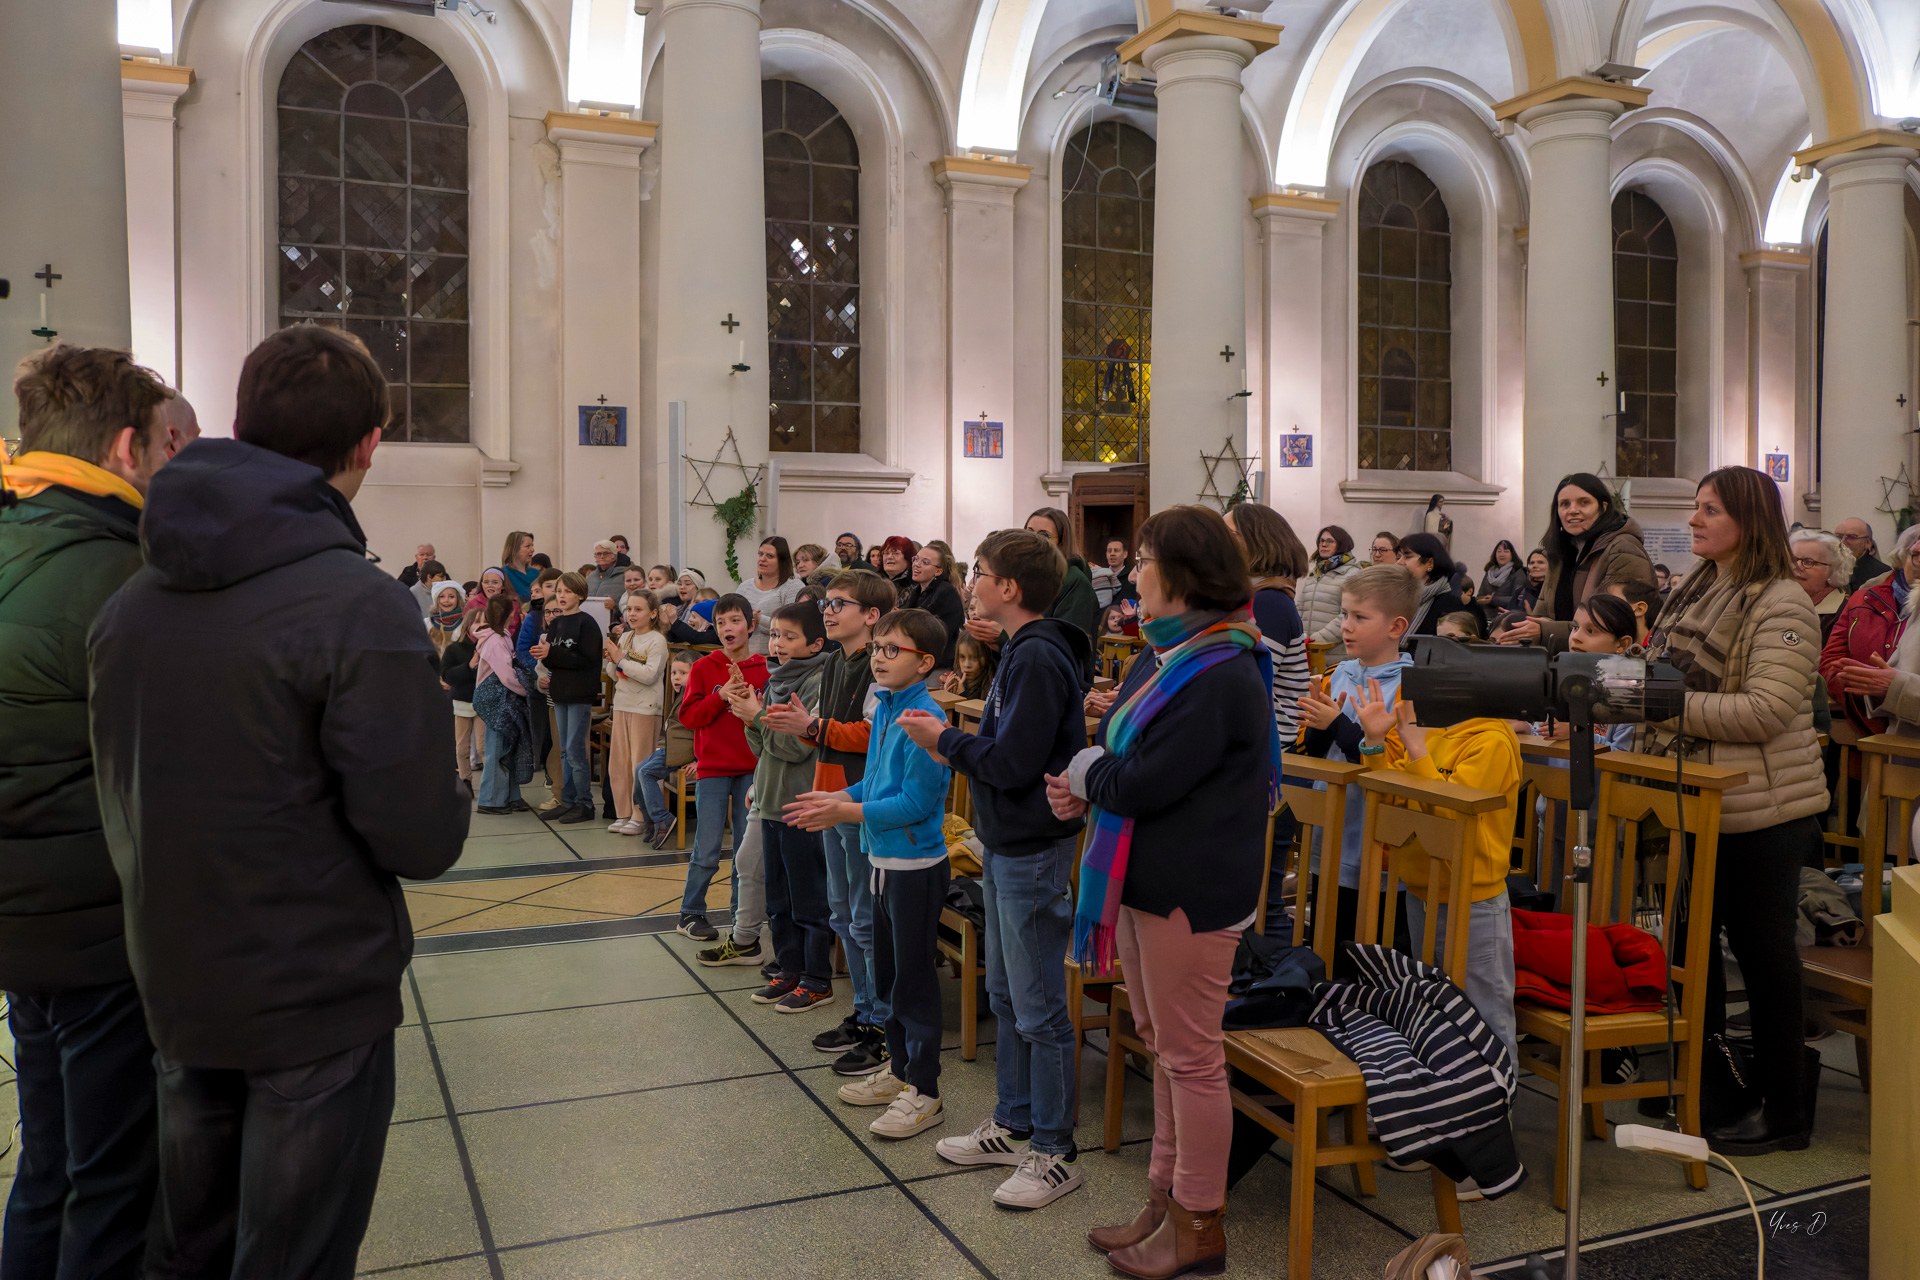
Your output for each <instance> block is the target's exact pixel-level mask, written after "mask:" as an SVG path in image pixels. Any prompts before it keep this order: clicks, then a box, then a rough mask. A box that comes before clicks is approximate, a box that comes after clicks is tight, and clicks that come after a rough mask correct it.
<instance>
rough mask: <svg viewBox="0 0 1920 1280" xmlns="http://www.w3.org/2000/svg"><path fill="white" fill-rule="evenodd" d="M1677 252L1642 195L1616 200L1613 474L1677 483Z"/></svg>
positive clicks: (1659, 212)
mask: <svg viewBox="0 0 1920 1280" xmlns="http://www.w3.org/2000/svg"><path fill="white" fill-rule="evenodd" d="M1679 313H1680V249H1679V245H1678V244H1677V243H1676V242H1675V240H1674V235H1673V223H1672V222H1671V221H1670V220H1669V219H1668V218H1667V213H1666V210H1664V209H1662V208H1661V207H1660V206H1659V205H1658V204H1656V203H1654V201H1653V198H1652V197H1651V196H1649V195H1647V194H1646V193H1645V192H1642V191H1622V192H1621V193H1620V194H1619V195H1617V196H1615V197H1614V198H1613V353H1614V376H1615V377H1616V378H1618V379H1619V381H1618V383H1617V385H1618V387H1619V397H1618V401H1617V408H1618V410H1619V416H1618V417H1616V418H1615V419H1614V420H1613V421H1614V434H1613V441H1614V444H1613V473H1614V474H1615V475H1618V476H1673V475H1675V474H1677V473H1676V471H1675V470H1674V442H1675V439H1676V434H1677V433H1676V429H1675V424H1676V422H1677V420H1678V412H1677V410H1678V408H1679V357H1680V340H1679Z"/></svg>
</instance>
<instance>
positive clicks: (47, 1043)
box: [0, 343, 191, 1277]
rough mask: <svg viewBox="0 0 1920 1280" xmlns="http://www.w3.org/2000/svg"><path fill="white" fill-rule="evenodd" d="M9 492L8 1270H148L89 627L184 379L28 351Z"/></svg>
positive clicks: (3, 771)
mask: <svg viewBox="0 0 1920 1280" xmlns="http://www.w3.org/2000/svg"><path fill="white" fill-rule="evenodd" d="M13 391H14V395H15V397H16V398H17V399H18V401H19V407H20V443H21V453H20V454H19V456H18V457H15V458H12V459H8V460H5V461H4V464H3V469H0V480H3V481H4V484H5V498H4V505H0V989H4V990H5V991H6V993H7V999H8V1002H9V1016H8V1021H9V1023H10V1025H11V1028H12V1031H13V1038H14V1043H15V1045H16V1046H17V1053H16V1058H17V1062H18V1067H19V1099H20V1129H21V1153H20V1162H19V1166H18V1169H17V1171H16V1173H15V1175H14V1182H13V1191H12V1194H11V1196H10V1197H9V1199H8V1201H7V1210H6V1221H5V1226H4V1230H0V1273H4V1274H7V1275H15V1274H18V1275H53V1274H55V1273H56V1272H57V1273H58V1274H60V1275H91V1276H128V1277H131V1276H135V1275H138V1274H139V1270H140V1265H141V1256H142V1253H143V1251H144V1248H145V1243H146V1225H147V1216H148V1212H149V1210H150V1208H151V1205H152V1202H153V1194H154V1184H155V1178H156V1176H157V1167H156V1165H157V1153H158V1149H159V1148H158V1143H157V1141H156V1139H155V1135H154V1096H155V1095H154V1076H153V1046H152V1044H151V1043H150V1042H149V1041H148V1038H147V1027H146V1020H145V1016H144V1014H143V1013H142V1010H141V1005H140V994H139V992H138V991H137V990H136V989H135V987H134V982H133V975H132V972H131V970H130V969H129V968H128V964H127V948H126V940H125V937H124V935H123V925H122V912H121V903H120V881H119V879H118V878H117V877H116V876H115V875H114V871H113V864H112V862H111V861H110V860H109V858H108V855H107V842H106V837H105V835H104V833H103V832H102V830H101V819H100V805H99V801H98V799H97V798H96V796H95V791H94V772H93V761H92V756H91V754H90V751H89V744H88V731H87V629H88V628H89V627H90V626H91V625H92V623H93V620H94V617H95V615H96V614H98V613H99V612H100V608H101V606H102V605H103V604H104V603H105V602H106V600H107V597H108V596H110V595H112V594H113V593H114V592H115V591H116V590H118V589H119V587H120V584H121V583H123V582H125V581H126V579H127V578H128V577H129V576H130V575H132V573H133V572H134V570H136V569H138V568H139V567H140V540H139V527H140V511H141V507H142V505H143V503H144V501H145V494H146V490H147V482H148V481H149V480H150V479H151V478H152V477H153V473H154V472H155V471H157V470H159V468H160V467H161V466H162V465H163V464H164V463H165V462H166V461H167V459H168V458H170V457H171V456H172V455H173V453H174V452H175V449H176V447H177V446H175V445H173V444H172V443H171V441H170V438H169V423H170V422H181V423H184V422H186V421H190V420H191V414H190V412H189V413H187V414H185V415H184V417H182V416H181V415H180V414H178V413H176V412H175V410H174V407H173V402H174V401H175V399H176V397H175V396H174V393H173V392H172V391H170V390H168V389H167V387H166V386H165V385H164V384H163V383H162V382H161V381H160V379H159V377H158V376H157V375H155V374H154V373H153V372H152V371H151V370H148V369H143V368H141V367H140V366H139V365H137V364H135V363H134V362H133V358H132V357H131V356H129V355H128V354H127V353H126V352H124V351H113V350H109V349H105V348H82V347H74V346H69V345H66V344H64V343H63V344H61V345H59V346H56V347H50V348H48V349H47V350H45V351H43V352H40V353H37V354H36V355H34V356H32V357H30V358H29V359H27V360H26V361H25V362H23V363H22V365H21V366H20V369H19V370H18V372H17V373H16V374H15V376H14V381H13Z"/></svg>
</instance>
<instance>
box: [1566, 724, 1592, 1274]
mask: <svg viewBox="0 0 1920 1280" xmlns="http://www.w3.org/2000/svg"><path fill="white" fill-rule="evenodd" d="M1567 712H1568V717H1567V718H1568V734H1567V745H1568V747H1569V748H1570V756H1571V759H1570V760H1569V762H1568V764H1569V769H1570V772H1571V774H1572V777H1571V779H1570V785H1569V794H1570V797H1571V799H1570V801H1569V804H1568V808H1570V809H1572V810H1573V812H1574V815H1575V819H1576V821H1577V822H1578V823H1579V835H1578V836H1576V837H1575V839H1574V846H1573V866H1572V867H1571V868H1570V876H1569V879H1570V880H1571V881H1572V884H1573V1000H1572V1001H1571V1008H1570V1009H1569V1011H1568V1012H1569V1013H1570V1015H1571V1017H1570V1019H1569V1020H1570V1022H1571V1023H1572V1027H1571V1030H1570V1033H1569V1035H1568V1039H1567V1054H1566V1061H1564V1062H1562V1063H1561V1064H1560V1087H1561V1088H1562V1089H1564V1090H1566V1094H1565V1096H1566V1097H1568V1098H1570V1099H1572V1102H1571V1104H1570V1105H1569V1106H1568V1107H1567V1133H1566V1143H1567V1239H1566V1254H1565V1259H1564V1262H1565V1265H1564V1266H1563V1267H1562V1269H1561V1272H1560V1274H1561V1276H1562V1277H1563V1280H1575V1278H1576V1277H1577V1276H1578V1275H1579V1274H1580V1154H1581V1148H1582V1147H1583V1146H1585V1145H1586V1141H1585V1140H1586V1134H1585V1132H1584V1131H1585V1128H1586V1123H1585V1121H1586V1112H1587V1109H1586V1107H1585V1106H1583V1105H1582V1104H1581V1097H1582V1096H1583V1094H1584V1093H1585V1091H1586V1074H1587V1049H1586V1046H1587V919H1588V916H1589V914H1590V910H1591V908H1590V904H1589V903H1588V900H1587V898H1588V894H1589V891H1590V890H1591V889H1592V887H1593V845H1592V832H1591V828H1590V824H1591V822H1592V817H1593V805H1594V799H1595V796H1594V791H1595V787H1594V765H1593V754H1594V753H1593V706H1592V704H1591V703H1589V702H1587V701H1586V700H1585V699H1581V698H1576V699H1569V705H1568V708H1567Z"/></svg>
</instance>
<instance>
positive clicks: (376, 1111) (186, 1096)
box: [147, 1032, 394, 1280]
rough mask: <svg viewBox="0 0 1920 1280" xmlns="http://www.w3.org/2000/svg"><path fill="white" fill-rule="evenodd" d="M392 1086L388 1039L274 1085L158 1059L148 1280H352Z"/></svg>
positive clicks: (278, 1078)
mask: <svg viewBox="0 0 1920 1280" xmlns="http://www.w3.org/2000/svg"><path fill="white" fill-rule="evenodd" d="M393 1086H394V1076H393V1033H392V1032H388V1033H387V1034H386V1035H384V1036H382V1037H381V1038H380V1039H378V1040H376V1041H374V1042H373V1043H372V1044H364V1045H361V1046H359V1047H358V1048H355V1049H348V1050H346V1051H345V1052H343V1053H336V1054H332V1055H330V1056H328V1057H325V1058H321V1059H318V1060H317V1061H314V1062H309V1063H305V1064H303V1065H301V1066H297V1067H288V1068H284V1069H282V1070H277V1071H233V1070H222V1069H215V1068H207V1067H185V1066H180V1065H178V1064H175V1063H171V1062H168V1061H166V1060H165V1059H164V1058H162V1059H161V1060H160V1202H159V1204H158V1205H157V1206H156V1208H155V1211H154V1219H153V1238H152V1240H151V1241H150V1243H149V1245H148V1250H147V1268H148V1269H147V1276H148V1277H149V1280H189V1278H192V1280H216V1278H218V1280H225V1278H226V1277H228V1276H272V1277H275V1280H350V1278H351V1277H352V1275H353V1273H354V1269H355V1261H356V1259H357V1258H358V1257H359V1254H360V1242H361V1240H362V1239H363V1238H364V1237H365V1236H366V1234H367V1220H368V1218H369V1217H370V1216H371V1214H372V1212H373V1196H374V1192H375V1191H376V1190H377V1189H378V1188H379V1185H380V1164H381V1161H382V1160H383V1159H384V1158H385V1156H386V1150H387V1124H388V1122H389V1121H390V1120H391V1119H392V1118H393Z"/></svg>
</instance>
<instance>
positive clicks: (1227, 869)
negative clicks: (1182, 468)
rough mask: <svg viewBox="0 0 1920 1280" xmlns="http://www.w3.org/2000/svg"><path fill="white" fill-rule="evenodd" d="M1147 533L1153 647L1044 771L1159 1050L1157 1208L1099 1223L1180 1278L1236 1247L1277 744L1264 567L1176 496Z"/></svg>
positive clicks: (1091, 911)
mask: <svg viewBox="0 0 1920 1280" xmlns="http://www.w3.org/2000/svg"><path fill="white" fill-rule="evenodd" d="M1138 547H1139V551H1138V555H1137V556H1136V558H1135V565H1134V571H1133V580H1134V584H1135V586H1137V587H1138V588H1139V591H1140V607H1141V610H1142V612H1143V613H1144V614H1145V615H1146V616H1147V618H1148V621H1147V623H1146V624H1145V626H1143V627H1142V628H1141V635H1142V636H1144V637H1145V638H1146V640H1147V642H1148V644H1149V645H1150V646H1151V647H1150V648H1149V649H1147V650H1146V651H1145V652H1144V653H1143V654H1142V655H1141V658H1140V660H1139V661H1137V662H1135V663H1134V665H1133V670H1132V671H1131V672H1130V673H1129V674H1128V676H1127V679H1126V683H1125V684H1124V685H1123V686H1122V687H1121V689H1120V693H1119V696H1118V698H1117V699H1116V701H1115V702H1114V705H1113V708H1112V710H1110V711H1109V712H1108V713H1107V716H1106V718H1105V719H1104V720H1103V721H1102V722H1101V724H1100V728H1099V731H1098V732H1097V733H1096V734H1095V736H1094V741H1095V742H1096V743H1098V744H1100V745H1098V746H1094V747H1089V748H1087V749H1086V750H1085V751H1083V752H1081V753H1080V754H1079V755H1078V756H1076V757H1075V758H1074V760H1073V763H1072V764H1071V765H1070V766H1069V767H1068V770H1067V774H1066V776H1065V777H1058V778H1056V777H1049V778H1048V779H1047V798H1048V800H1049V801H1050V802H1051V803H1052V805H1053V809H1054V812H1055V813H1056V814H1057V815H1059V816H1060V817H1062V818H1068V817H1073V816H1077V815H1078V814H1081V813H1083V812H1086V811H1088V810H1089V809H1091V811H1092V818H1091V834H1090V835H1089V837H1088V839H1087V846H1086V853H1085V855H1084V856H1083V858H1082V861H1081V865H1080V900H1079V907H1078V910H1077V911H1076V913H1075V920H1074V954H1075V956H1076V957H1077V958H1078V959H1079V960H1080V962H1081V963H1082V964H1084V965H1086V966H1087V968H1088V969H1089V970H1090V971H1092V972H1105V971H1107V970H1108V969H1110V968H1111V967H1112V964H1113V961H1114V959H1115V956H1116V953H1117V955H1118V958H1119V960H1120V962H1121V964H1122V966H1123V967H1124V971H1125V973H1126V978H1127V989H1128V992H1129V993H1130V995H1131V996H1132V1004H1133V1014H1134V1023H1135V1025H1136V1026H1137V1027H1138V1029H1139V1032H1140V1036H1141V1038H1142V1039H1143V1040H1144V1041H1145V1042H1146V1045H1147V1049H1148V1051H1149V1052H1150V1053H1152V1054H1153V1055H1154V1058H1155V1062H1156V1070H1155V1071H1154V1076H1153V1079H1154V1101H1153V1115H1154V1134H1153V1160H1152V1163H1151V1164H1150V1165H1149V1167H1148V1170H1147V1182H1148V1200H1147V1206H1146V1208H1144V1209H1142V1210H1141V1211H1140V1215H1139V1217H1137V1218H1135V1219H1134V1220H1133V1222H1131V1223H1129V1224H1127V1225H1125V1226H1117V1227H1107V1228H1102V1229H1100V1230H1097V1231H1094V1232H1092V1233H1091V1234H1090V1236H1089V1237H1088V1238H1089V1239H1090V1241H1091V1242H1092V1243H1093V1245H1094V1247H1095V1248H1097V1249H1100V1250H1102V1251H1104V1252H1106V1253H1107V1255H1108V1261H1109V1262H1111V1263H1112V1264H1113V1266H1114V1268H1115V1269H1116V1270H1118V1271H1119V1272H1121V1273H1122V1274H1124V1275H1130V1276H1171V1275H1176V1274H1182V1273H1184V1272H1185V1271H1186V1270H1189V1269H1193V1268H1196V1267H1198V1268H1200V1269H1208V1268H1216V1267H1217V1266H1223V1265H1224V1264H1225V1261H1226V1251H1227V1244H1226V1236H1225V1234H1224V1233H1223V1231H1222V1227H1221V1214H1222V1211H1223V1209H1224V1206H1225V1204H1226V1193H1227V1150H1228V1147H1229V1145H1230V1143H1231V1138H1232V1131H1233V1104H1232V1101H1231V1099H1230V1098H1229V1097H1228V1094H1227V1060H1226V1051H1225V1048H1224V1045H1223V1036H1222V1032H1221V1029H1220V1017H1221V1011H1222V1010H1223V1009H1224V1008H1225V1006H1226V1002H1227V983H1228V980H1229V978H1230V977H1231V975H1232V970H1233V955H1234V950H1235V948H1236V947H1237V946H1238V945H1239V941H1240V934H1241V931H1242V930H1244V929H1246V928H1247V926H1249V925H1250V924H1252V923H1253V920H1254V914H1255V912H1256V911H1257V910H1258V908H1259V904H1260V902H1261V895H1262V889H1263V886H1262V885H1261V883H1260V877H1261V869H1262V867H1263V865H1264V849H1263V847H1262V846H1263V844H1264V842H1265V840H1266V826H1267V814H1268V813H1269V812H1271V810H1272V806H1273V799H1274V795H1275V787H1276V785H1277V780H1278V777H1279V764H1280V743H1279V738H1278V736H1277V735H1276V734H1275V732H1274V721H1273V716H1272V714H1271V713H1270V708H1271V705H1272V702H1271V696H1270V690H1271V688H1272V684H1273V677H1272V673H1271V670H1270V667H1269V658H1268V655H1267V650H1266V648H1265V646H1264V645H1263V644H1262V643H1261V640H1260V633H1259V630H1258V629H1257V628H1256V627H1255V626H1254V624H1253V618H1252V613H1251V611H1250V609H1249V603H1250V600H1251V596H1252V591H1251V588H1250V586H1249V583H1250V581H1251V575H1250V574H1249V572H1248V570H1247V564H1246V558H1245V556H1244V555H1243V554H1242V552H1241V550H1240V544H1239V543H1238V542H1236V541H1235V539H1234V537H1233V534H1232V532H1231V531H1230V530H1229V529H1228V528H1227V525H1226V522H1225V521H1224V520H1222V519H1221V518H1220V516H1219V515H1218V513H1216V512H1214V511H1211V510H1208V509H1207V508H1204V507H1174V508H1172V509H1170V510H1167V511H1162V512H1160V513H1159V514H1157V515H1155V516H1152V517H1151V518H1149V519H1148V520H1147V521H1146V523H1145V524H1143V525H1142V526H1141V527H1140V531H1139V542H1138Z"/></svg>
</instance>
